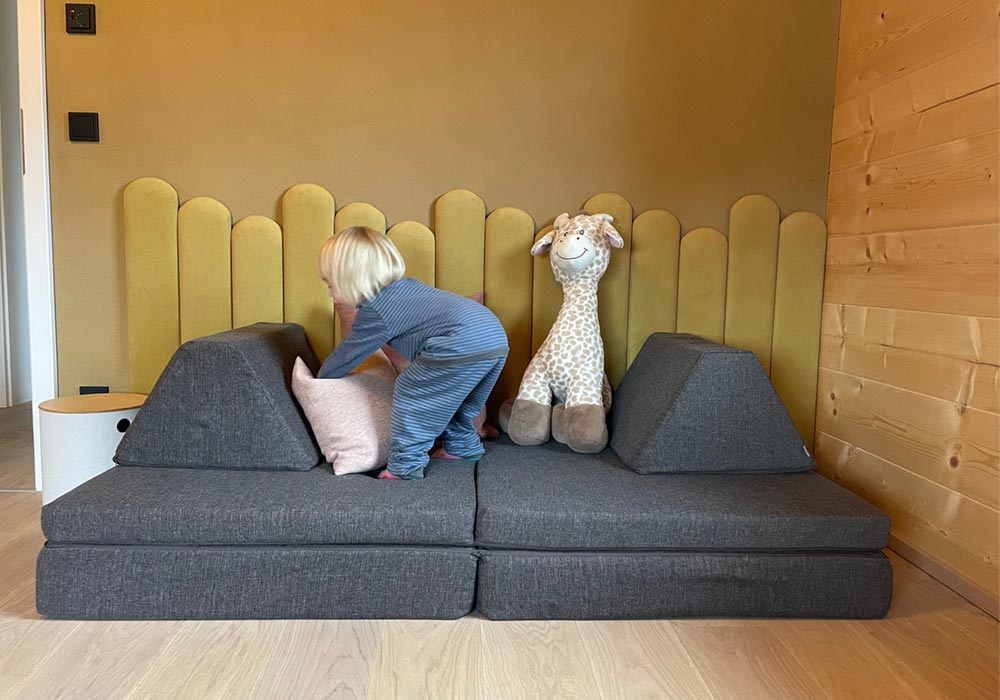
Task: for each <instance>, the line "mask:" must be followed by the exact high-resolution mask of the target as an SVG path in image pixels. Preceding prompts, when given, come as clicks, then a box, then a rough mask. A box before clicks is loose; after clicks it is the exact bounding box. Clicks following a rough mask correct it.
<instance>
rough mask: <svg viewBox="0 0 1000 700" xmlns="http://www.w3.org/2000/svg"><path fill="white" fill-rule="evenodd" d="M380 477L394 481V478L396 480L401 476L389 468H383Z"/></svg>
mask: <svg viewBox="0 0 1000 700" xmlns="http://www.w3.org/2000/svg"><path fill="white" fill-rule="evenodd" d="M378 478H379V479H388V480H390V481H393V480H396V479H398V478H399V477H398V476H396V475H395V474H393V473H392V472H391V471H389V470H388V469H383V470H382V471H380V472H379V473H378Z"/></svg>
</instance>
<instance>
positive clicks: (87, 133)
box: [69, 112, 101, 141]
mask: <svg viewBox="0 0 1000 700" xmlns="http://www.w3.org/2000/svg"><path fill="white" fill-rule="evenodd" d="M69 140H70V141H100V140H101V124H100V120H99V119H98V116H97V112H70V113H69Z"/></svg>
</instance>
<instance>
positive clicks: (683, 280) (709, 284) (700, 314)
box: [677, 227, 728, 343]
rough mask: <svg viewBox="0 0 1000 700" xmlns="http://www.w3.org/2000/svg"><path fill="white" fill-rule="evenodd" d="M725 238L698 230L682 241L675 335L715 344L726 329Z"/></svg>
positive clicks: (726, 261) (726, 258)
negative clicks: (696, 337)
mask: <svg viewBox="0 0 1000 700" xmlns="http://www.w3.org/2000/svg"><path fill="white" fill-rule="evenodd" d="M726 248H727V245H726V237H725V236H723V235H722V234H721V233H720V232H718V231H716V230H715V229H712V228H705V227H703V228H697V229H695V230H694V231H689V232H688V233H686V234H685V235H684V237H683V238H681V258H680V272H679V273H678V280H677V332H678V333H693V334H694V335H700V336H701V337H703V338H708V339H709V340H713V341H715V342H717V343H721V342H723V339H724V335H725V329H726V266H727V264H728V253H727V251H726Z"/></svg>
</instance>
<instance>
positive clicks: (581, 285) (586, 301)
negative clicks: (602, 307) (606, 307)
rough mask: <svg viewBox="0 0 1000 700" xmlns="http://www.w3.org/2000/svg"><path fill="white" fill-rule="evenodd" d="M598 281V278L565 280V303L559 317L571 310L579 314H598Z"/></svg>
mask: <svg viewBox="0 0 1000 700" xmlns="http://www.w3.org/2000/svg"><path fill="white" fill-rule="evenodd" d="M597 282H598V280H592V279H578V280H572V281H570V282H563V286H562V288H563V303H562V307H561V308H560V309H559V317H563V316H565V315H566V314H567V313H569V312H575V313H576V314H577V315H578V316H582V315H584V314H586V315H593V316H596V315H597ZM557 320H558V318H557Z"/></svg>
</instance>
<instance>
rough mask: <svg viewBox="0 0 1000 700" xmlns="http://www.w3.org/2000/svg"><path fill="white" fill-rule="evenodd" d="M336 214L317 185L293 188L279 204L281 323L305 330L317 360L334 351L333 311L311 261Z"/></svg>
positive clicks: (332, 200) (328, 232) (331, 200)
mask: <svg viewBox="0 0 1000 700" xmlns="http://www.w3.org/2000/svg"><path fill="white" fill-rule="evenodd" d="M335 208H336V203H335V202H334V199H333V195H331V194H330V193H329V192H327V191H326V190H325V189H324V188H322V187H320V186H319V185H310V184H301V185H295V186H294V187H291V188H289V189H288V191H287V192H285V194H284V195H283V196H282V198H281V221H282V226H283V229H282V230H281V231H280V232H279V233H280V234H281V246H282V270H283V272H282V283H283V285H284V287H283V289H284V291H283V294H284V297H283V314H284V320H285V321H287V322H288V323H299V324H301V325H302V327H303V328H305V331H306V337H307V338H308V339H309V344H310V345H311V346H312V349H313V350H314V351H315V352H316V354H317V355H318V356H319V357H320V358H323V357H326V356H327V355H328V354H329V353H330V351H331V350H332V349H333V340H334V337H333V336H334V334H333V308H332V306H331V304H330V297H329V294H328V293H327V288H326V283H325V282H323V280H322V279H321V278H320V276H319V275H318V274H317V272H316V256H317V255H318V254H319V249H320V246H322V245H323V243H324V242H325V241H326V239H327V238H329V237H330V235H331V234H332V233H333V211H334V209H335Z"/></svg>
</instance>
